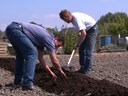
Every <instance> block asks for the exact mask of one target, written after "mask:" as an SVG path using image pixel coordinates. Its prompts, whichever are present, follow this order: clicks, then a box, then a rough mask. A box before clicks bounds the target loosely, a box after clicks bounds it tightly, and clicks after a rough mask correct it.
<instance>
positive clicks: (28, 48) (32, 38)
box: [6, 22, 66, 90]
mask: <svg viewBox="0 0 128 96" xmlns="http://www.w3.org/2000/svg"><path fill="white" fill-rule="evenodd" d="M6 35H7V38H8V39H9V41H10V42H11V44H12V46H13V48H14V49H15V51H16V66H15V79H14V85H17V86H18V85H20V86H22V88H23V89H27V90H33V89H34V86H33V77H34V71H35V65H36V61H37V56H38V59H39V61H40V63H41V64H42V65H43V67H44V68H45V69H46V71H47V72H48V73H49V74H50V75H51V76H52V77H53V78H57V76H56V75H55V74H54V73H53V72H52V70H51V69H50V68H49V66H48V65H47V63H46V62H45V60H44V58H43V55H44V47H46V49H47V51H48V52H49V56H50V58H51V61H52V63H53V65H54V66H55V67H56V68H57V69H58V72H59V73H60V74H61V75H62V76H63V77H65V78H66V75H65V73H64V72H63V70H62V68H61V66H60V64H59V61H58V59H57V56H56V54H55V49H56V48H58V47H60V46H62V45H63V43H64V41H63V39H62V38H59V37H58V36H57V37H54V35H53V34H51V33H49V32H48V31H47V30H46V29H44V28H43V27H41V26H39V25H35V24H30V23H19V22H12V23H11V24H10V25H8V27H7V28H6Z"/></svg>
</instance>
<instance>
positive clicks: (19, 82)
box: [13, 79, 22, 88]
mask: <svg viewBox="0 0 128 96" xmlns="http://www.w3.org/2000/svg"><path fill="white" fill-rule="evenodd" d="M21 85H22V83H21V80H16V79H15V80H14V83H13V86H14V87H15V88H18V87H21Z"/></svg>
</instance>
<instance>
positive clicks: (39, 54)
mask: <svg viewBox="0 0 128 96" xmlns="http://www.w3.org/2000/svg"><path fill="white" fill-rule="evenodd" d="M43 56H44V52H43V51H42V50H38V59H39V61H40V63H41V65H42V67H43V68H45V69H46V71H47V72H48V74H50V75H52V77H53V78H57V76H56V75H55V74H54V73H53V72H52V70H51V69H50V68H49V66H48V65H47V64H46V62H45V60H44V57H43Z"/></svg>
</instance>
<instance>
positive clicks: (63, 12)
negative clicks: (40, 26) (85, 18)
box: [59, 9, 71, 19]
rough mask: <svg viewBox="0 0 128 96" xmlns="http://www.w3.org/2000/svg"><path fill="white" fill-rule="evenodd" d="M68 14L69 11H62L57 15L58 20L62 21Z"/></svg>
mask: <svg viewBox="0 0 128 96" xmlns="http://www.w3.org/2000/svg"><path fill="white" fill-rule="evenodd" d="M70 13H71V12H70V11H69V10H67V9H64V10H61V12H60V13H59V15H60V18H61V19H64V18H65V17H66V16H67V14H70Z"/></svg>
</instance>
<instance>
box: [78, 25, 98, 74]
mask: <svg viewBox="0 0 128 96" xmlns="http://www.w3.org/2000/svg"><path fill="white" fill-rule="evenodd" d="M86 32H87V35H86V38H85V40H84V41H83V42H82V44H81V45H80V47H79V63H80V67H81V68H80V70H81V71H83V72H89V71H91V68H92V63H93V51H94V48H95V43H96V37H97V34H98V26H97V25H95V26H93V27H92V28H91V29H89V30H88V31H86Z"/></svg>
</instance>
